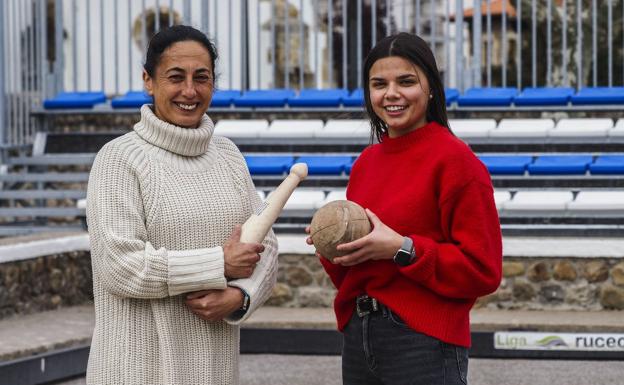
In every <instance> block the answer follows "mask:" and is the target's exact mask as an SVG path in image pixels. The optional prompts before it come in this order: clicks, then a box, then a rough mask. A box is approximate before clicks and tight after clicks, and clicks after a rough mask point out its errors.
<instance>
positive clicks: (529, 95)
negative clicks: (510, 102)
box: [514, 87, 574, 106]
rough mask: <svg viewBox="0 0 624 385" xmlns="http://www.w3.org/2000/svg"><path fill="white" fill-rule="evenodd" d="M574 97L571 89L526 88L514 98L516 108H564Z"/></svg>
mask: <svg viewBox="0 0 624 385" xmlns="http://www.w3.org/2000/svg"><path fill="white" fill-rule="evenodd" d="M572 95H574V89H573V88H571V87H554V88H551V87H536V88H533V87H528V88H525V89H524V90H523V91H522V92H521V93H520V95H518V96H516V97H515V98H514V104H515V105H516V106H565V105H567V104H568V102H569V101H570V98H571V97H572Z"/></svg>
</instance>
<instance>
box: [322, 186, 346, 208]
mask: <svg viewBox="0 0 624 385" xmlns="http://www.w3.org/2000/svg"><path fill="white" fill-rule="evenodd" d="M339 200H347V190H346V189H339V190H330V191H329V192H328V193H327V196H326V197H325V200H324V201H323V205H326V204H327V203H329V202H333V201H339Z"/></svg>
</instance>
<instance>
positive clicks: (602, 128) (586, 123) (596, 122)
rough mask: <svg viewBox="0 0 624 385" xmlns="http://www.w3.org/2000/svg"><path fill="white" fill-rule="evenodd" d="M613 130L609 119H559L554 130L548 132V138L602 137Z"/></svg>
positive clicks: (611, 121)
mask: <svg viewBox="0 0 624 385" xmlns="http://www.w3.org/2000/svg"><path fill="white" fill-rule="evenodd" d="M612 128H613V120H611V119H609V118H573V119H561V120H559V121H558V122H557V124H556V125H555V128H554V129H552V130H550V131H549V132H548V136H550V137H573V138H585V137H604V138H606V137H607V135H608V132H609V130H611V129H612Z"/></svg>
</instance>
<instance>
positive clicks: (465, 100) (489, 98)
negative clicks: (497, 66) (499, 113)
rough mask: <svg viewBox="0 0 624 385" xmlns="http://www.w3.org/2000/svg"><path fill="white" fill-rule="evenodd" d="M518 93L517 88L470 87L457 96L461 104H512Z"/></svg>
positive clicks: (475, 105)
mask: <svg viewBox="0 0 624 385" xmlns="http://www.w3.org/2000/svg"><path fill="white" fill-rule="evenodd" d="M517 94H518V90H517V89H515V88H511V87H508V88H469V89H467V90H466V92H464V94H463V95H459V97H458V98H457V104H458V105H459V106H474V107H479V106H510V105H511V102H512V101H513V99H514V97H515V96H516V95H517Z"/></svg>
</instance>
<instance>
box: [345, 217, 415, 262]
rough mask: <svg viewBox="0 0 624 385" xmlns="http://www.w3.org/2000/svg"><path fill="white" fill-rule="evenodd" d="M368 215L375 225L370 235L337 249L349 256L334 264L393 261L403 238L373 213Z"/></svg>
mask: <svg viewBox="0 0 624 385" xmlns="http://www.w3.org/2000/svg"><path fill="white" fill-rule="evenodd" d="M366 215H368V219H369V220H370V222H371V224H372V225H373V230H372V231H371V232H370V234H368V235H365V236H363V237H362V238H360V239H356V240H355V241H353V242H349V243H343V244H342V245H338V247H337V248H336V249H337V250H339V251H346V252H348V254H346V255H344V256H342V257H337V258H334V260H333V262H334V263H337V264H341V265H343V266H353V265H357V264H358V263H362V262H364V261H367V260H369V259H392V258H393V257H394V254H396V252H397V250H399V248H400V247H401V245H402V244H403V236H402V235H401V234H399V233H397V232H396V231H394V230H392V229H391V228H390V227H388V226H386V225H385V224H384V223H383V222H382V221H381V220H380V219H379V218H378V217H377V215H375V214H374V213H373V212H372V211H370V210H369V209H366Z"/></svg>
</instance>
